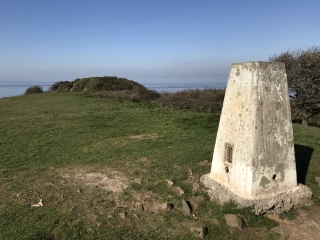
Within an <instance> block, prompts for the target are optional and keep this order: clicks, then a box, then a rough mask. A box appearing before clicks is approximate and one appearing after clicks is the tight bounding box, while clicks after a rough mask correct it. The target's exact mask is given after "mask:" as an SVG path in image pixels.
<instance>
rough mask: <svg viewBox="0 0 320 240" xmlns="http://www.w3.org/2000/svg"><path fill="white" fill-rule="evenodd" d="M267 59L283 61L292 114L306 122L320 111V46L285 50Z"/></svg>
mask: <svg viewBox="0 0 320 240" xmlns="http://www.w3.org/2000/svg"><path fill="white" fill-rule="evenodd" d="M269 60H270V61H273V62H284V63H285V66H286V72H287V79H288V87H289V92H290V98H291V110H292V116H293V118H296V117H298V118H300V120H301V121H302V122H303V123H306V124H308V123H309V122H310V119H311V117H312V116H315V115H317V114H319V113H320V94H319V92H320V47H315V46H314V47H310V48H307V49H305V50H304V49H298V50H296V51H286V52H283V53H280V54H278V55H277V54H275V55H273V56H272V57H270V58H269Z"/></svg>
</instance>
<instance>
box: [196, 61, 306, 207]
mask: <svg viewBox="0 0 320 240" xmlns="http://www.w3.org/2000/svg"><path fill="white" fill-rule="evenodd" d="M202 179H205V180H206V181H205V182H204V183H205V186H206V187H208V188H210V187H213V185H215V184H214V183H211V182H210V181H209V179H212V180H213V182H215V183H217V184H218V185H219V186H223V188H225V189H226V191H227V192H232V195H233V193H234V196H238V197H237V202H243V199H254V201H260V200H262V199H274V200H275V199H278V200H279V202H278V203H276V202H275V201H272V203H268V202H264V203H263V204H266V206H263V204H259V205H260V206H261V207H259V209H260V208H262V209H261V210H257V212H265V211H267V212H268V211H271V210H264V209H271V207H270V206H269V205H270V204H271V205H272V206H273V207H274V208H278V209H283V210H285V209H287V206H289V205H292V206H293V205H294V206H295V205H299V204H298V202H299V201H300V200H298V199H296V200H294V199H292V198H294V197H300V194H298V195H297V194H296V193H297V192H308V193H306V194H305V195H303V196H301V197H307V196H309V195H310V194H309V193H310V192H311V191H310V190H307V189H306V187H302V186H299V187H298V185H297V175H296V163H295V156H294V142H293V133H292V124H291V112H290V104H289V94H288V86H287V80H286V72H285V65H284V63H269V62H248V63H237V64H233V65H232V66H231V70H230V75H229V79H228V85H227V89H226V94H225V98H224V103H223V108H222V113H221V118H220V123H219V129H218V133H217V138H216V143H215V148H214V154H213V159H212V167H211V173H210V174H209V175H206V176H205V177H203V178H202ZM207 184H209V185H210V187H209V185H207ZM214 188H215V189H220V188H219V187H214ZM214 191H217V190H214ZM218 192H220V190H219V191H218ZM293 193H295V194H293ZM291 194H293V195H292V198H291V197H289V199H291V200H292V201H293V202H294V203H293V204H289V203H288V204H287V203H285V204H284V203H283V202H284V201H282V200H281V197H280V198H278V197H279V196H287V195H291ZM211 195H212V194H211ZM229 196H230V194H229ZM219 198H229V197H225V196H219ZM310 198H311V195H310ZM240 199H242V200H240ZM291 200H290V201H291ZM262 201H263V200H262ZM309 201H310V199H309V200H307V201H304V200H301V202H309ZM283 204H284V205H285V206H286V207H282V205H283ZM244 205H247V204H244ZM254 205H257V204H256V203H255V204H254ZM274 211H278V210H274Z"/></svg>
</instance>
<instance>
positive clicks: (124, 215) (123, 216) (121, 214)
mask: <svg viewBox="0 0 320 240" xmlns="http://www.w3.org/2000/svg"><path fill="white" fill-rule="evenodd" d="M126 215H127V214H126V213H125V212H122V213H119V216H120V217H121V218H125V217H126Z"/></svg>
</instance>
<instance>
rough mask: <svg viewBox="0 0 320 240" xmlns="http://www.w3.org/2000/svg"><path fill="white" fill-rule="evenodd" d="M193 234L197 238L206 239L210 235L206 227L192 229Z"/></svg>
mask: <svg viewBox="0 0 320 240" xmlns="http://www.w3.org/2000/svg"><path fill="white" fill-rule="evenodd" d="M191 232H193V233H194V235H195V236H196V237H199V238H204V237H205V236H206V235H207V234H208V228H207V227H206V226H201V227H191Z"/></svg>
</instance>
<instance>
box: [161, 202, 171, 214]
mask: <svg viewBox="0 0 320 240" xmlns="http://www.w3.org/2000/svg"><path fill="white" fill-rule="evenodd" d="M161 209H162V210H164V211H166V212H169V211H171V209H172V206H171V205H170V204H168V203H162V204H161Z"/></svg>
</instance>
